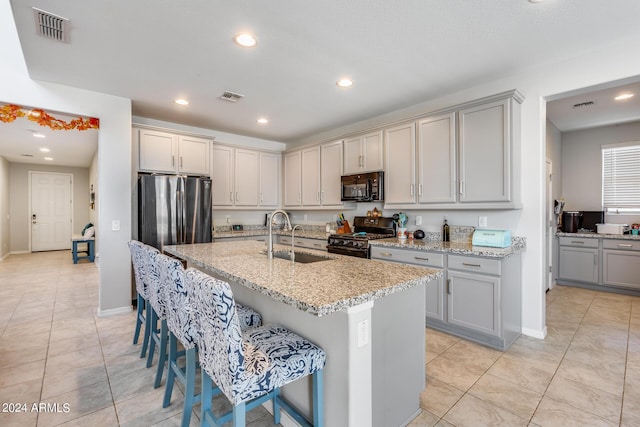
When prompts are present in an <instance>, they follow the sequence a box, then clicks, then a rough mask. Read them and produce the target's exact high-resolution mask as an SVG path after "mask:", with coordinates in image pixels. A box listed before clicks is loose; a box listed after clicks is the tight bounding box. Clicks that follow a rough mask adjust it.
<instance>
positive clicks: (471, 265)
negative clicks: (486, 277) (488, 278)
mask: <svg viewBox="0 0 640 427" xmlns="http://www.w3.org/2000/svg"><path fill="white" fill-rule="evenodd" d="M462 265H464V266H467V267H478V268H480V267H482V266H481V265H480V264H470V263H468V262H463V263H462Z"/></svg>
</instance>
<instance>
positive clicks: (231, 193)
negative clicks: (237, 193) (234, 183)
mask: <svg viewBox="0 0 640 427" xmlns="http://www.w3.org/2000/svg"><path fill="white" fill-rule="evenodd" d="M229 201H230V202H233V191H229Z"/></svg>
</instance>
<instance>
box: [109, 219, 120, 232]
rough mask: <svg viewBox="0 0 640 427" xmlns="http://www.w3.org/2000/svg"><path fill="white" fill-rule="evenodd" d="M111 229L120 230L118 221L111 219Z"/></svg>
mask: <svg viewBox="0 0 640 427" xmlns="http://www.w3.org/2000/svg"><path fill="white" fill-rule="evenodd" d="M111 231H120V221H119V220H117V219H114V220H113V221H111Z"/></svg>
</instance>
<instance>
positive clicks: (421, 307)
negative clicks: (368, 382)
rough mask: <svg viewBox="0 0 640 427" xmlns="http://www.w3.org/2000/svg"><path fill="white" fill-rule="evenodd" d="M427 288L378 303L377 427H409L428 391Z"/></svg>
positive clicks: (375, 343)
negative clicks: (424, 394)
mask: <svg viewBox="0 0 640 427" xmlns="http://www.w3.org/2000/svg"><path fill="white" fill-rule="evenodd" d="M425 302H426V286H425V285H420V286H415V287H413V288H410V289H407V290H405V291H403V292H398V293H395V294H392V295H387V296H386V297H384V298H381V299H379V300H376V303H375V306H374V308H373V314H372V318H373V325H372V331H373V426H375V427H388V426H401V425H407V424H408V423H409V422H410V421H411V420H412V419H413V418H415V417H416V416H418V414H419V413H420V393H421V392H422V391H423V390H424V389H425V325H424V319H425V315H426V303H425Z"/></svg>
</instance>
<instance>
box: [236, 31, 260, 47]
mask: <svg viewBox="0 0 640 427" xmlns="http://www.w3.org/2000/svg"><path fill="white" fill-rule="evenodd" d="M233 41H234V42H236V43H237V44H239V45H240V46H242V47H254V46H255V45H256V44H257V43H258V41H257V40H256V38H255V36H253V35H251V34H249V33H240V34H236V35H235V37H234V38H233Z"/></svg>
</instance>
